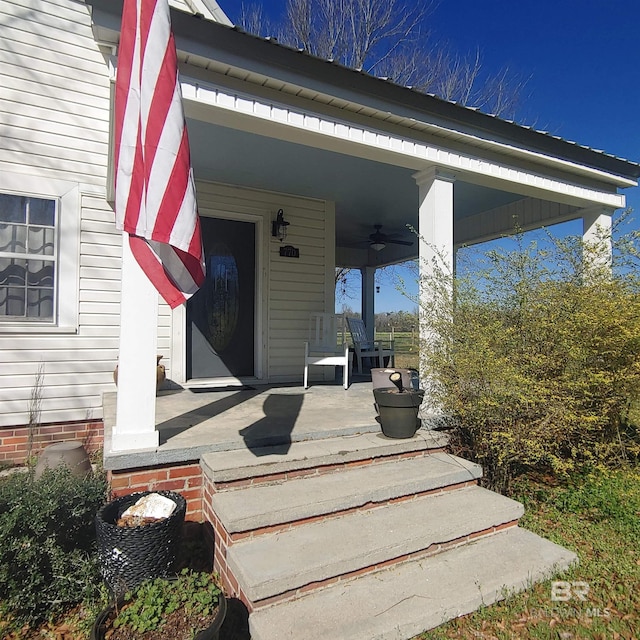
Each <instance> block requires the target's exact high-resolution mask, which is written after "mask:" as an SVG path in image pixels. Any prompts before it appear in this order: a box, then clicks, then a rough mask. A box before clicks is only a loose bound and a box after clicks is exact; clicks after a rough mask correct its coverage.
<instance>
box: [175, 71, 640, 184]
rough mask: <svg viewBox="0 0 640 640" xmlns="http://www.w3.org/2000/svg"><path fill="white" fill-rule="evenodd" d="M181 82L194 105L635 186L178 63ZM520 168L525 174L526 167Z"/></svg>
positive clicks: (439, 129)
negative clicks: (246, 104) (315, 123)
mask: <svg viewBox="0 0 640 640" xmlns="http://www.w3.org/2000/svg"><path fill="white" fill-rule="evenodd" d="M181 81H182V82H183V83H184V84H185V85H191V87H190V90H189V92H188V95H189V96H196V98H195V99H196V100H197V99H198V98H197V92H198V90H199V89H202V91H203V92H207V91H225V90H227V91H229V92H230V93H229V95H228V96H227V98H226V100H225V103H228V102H229V100H231V99H232V98H233V95H235V96H236V97H239V98H244V99H246V100H252V101H254V102H256V106H257V107H259V109H258V110H259V112H260V113H264V112H265V111H266V109H267V108H268V105H269V104H272V105H274V106H280V107H282V108H285V109H289V110H291V112H292V113H296V114H298V115H300V116H303V117H311V116H320V117H322V116H326V117H327V118H329V119H331V120H332V121H334V122H340V123H342V124H345V125H347V126H349V125H355V126H356V127H360V128H362V129H363V130H369V131H374V132H375V131H377V132H379V133H390V134H392V135H395V136H399V137H402V138H404V139H411V140H413V141H417V142H422V143H428V144H432V145H436V146H438V147H440V148H442V149H443V150H447V151H452V152H454V153H460V152H462V153H465V154H468V153H469V151H470V149H469V147H473V148H474V149H478V152H477V153H478V155H484V156H487V157H488V159H489V160H491V159H492V156H493V159H497V158H499V159H500V162H501V163H504V162H505V155H509V156H510V157H513V156H515V157H518V158H520V159H522V160H523V161H524V162H525V163H526V164H527V165H529V166H531V165H534V166H536V167H538V168H539V167H541V166H544V167H545V168H546V170H552V171H553V170H555V171H556V172H558V176H557V177H560V175H559V174H560V173H561V174H563V175H564V176H566V174H567V173H570V174H573V175H574V176H575V175H580V176H584V177H586V178H588V179H589V180H591V181H592V182H593V183H594V186H595V183H598V184H600V185H601V184H602V183H606V184H608V185H613V186H614V187H632V186H636V182H635V181H634V180H630V179H628V178H625V177H621V176H619V175H616V174H611V173H608V172H606V171H603V170H600V169H595V168H592V167H590V166H585V165H582V164H578V163H575V162H571V161H569V160H565V159H563V158H558V157H556V156H549V155H545V154H543V153H540V152H537V151H532V150H529V149H526V148H524V149H523V148H520V147H515V146H513V145H510V144H507V143H503V142H497V141H494V140H487V139H485V138H479V137H478V136H475V135H472V134H467V133H463V132H460V131H455V135H456V140H455V142H454V141H452V139H451V138H449V137H447V136H446V134H447V133H451V132H452V130H451V129H450V128H446V127H443V126H440V125H436V124H432V123H424V122H421V124H422V125H424V126H425V127H426V128H427V129H428V130H429V132H430V133H431V134H432V135H431V136H429V134H428V133H426V132H425V131H424V130H421V129H416V128H414V127H412V126H411V124H413V123H415V120H413V119H408V120H407V123H406V125H403V124H398V123H389V122H386V121H384V120H380V119H377V118H372V117H369V116H366V115H362V114H359V113H356V112H352V111H348V110H344V109H339V108H337V107H333V106H331V105H328V104H325V103H322V102H314V101H310V100H308V99H306V98H302V97H299V96H296V95H293V94H288V93H286V94H285V93H282V92H279V91H277V90H276V89H272V88H270V87H265V86H261V85H255V84H252V83H251V84H249V83H247V82H244V81H242V80H240V79H238V78H234V77H230V76H224V75H222V74H218V73H216V72H213V71H208V70H205V69H202V68H200V67H193V66H189V65H188V64H187V63H182V64H181ZM232 94H233V95H232ZM185 95H187V94H185ZM260 101H263V104H259V103H260ZM433 137H435V138H436V140H433ZM492 152H493V153H492ZM523 168H525V169H526V167H523Z"/></svg>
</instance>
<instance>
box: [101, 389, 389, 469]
mask: <svg viewBox="0 0 640 640" xmlns="http://www.w3.org/2000/svg"><path fill="white" fill-rule="evenodd" d="M103 403H104V424H105V435H104V438H105V459H104V462H105V466H106V468H107V469H110V470H118V469H129V468H132V467H150V466H155V465H165V464H182V463H185V462H198V461H199V460H200V458H201V457H202V455H204V454H206V453H211V452H224V451H228V452H231V451H245V452H248V453H250V454H252V455H255V456H256V457H259V456H262V455H264V452H265V448H266V447H268V448H269V451H270V453H273V454H278V455H282V456H286V454H287V453H288V451H289V449H290V448H291V444H292V443H294V442H305V441H320V440H323V439H326V438H335V437H340V436H345V437H349V436H353V435H356V434H362V433H374V434H378V433H380V425H379V423H378V422H377V421H376V410H375V408H374V405H373V393H372V386H371V382H370V381H367V380H366V379H364V378H361V380H360V381H356V382H354V383H353V384H351V385H350V387H349V389H348V390H346V391H345V390H344V389H343V388H342V385H341V384H340V383H339V382H337V383H335V384H314V385H312V386H311V387H310V388H309V389H304V388H303V387H302V384H299V385H296V384H292V385H288V384H278V385H256V386H249V385H244V386H238V387H221V388H215V387H200V388H198V387H194V388H191V389H175V390H166V391H160V392H159V394H158V396H157V399H156V414H155V418H156V424H155V429H156V431H157V432H158V437H159V445H158V447H157V448H156V449H154V450H135V451H131V452H128V451H127V452H118V451H113V450H112V447H111V438H112V429H113V426H114V425H115V423H116V405H117V403H116V393H107V394H105V395H104V400H103Z"/></svg>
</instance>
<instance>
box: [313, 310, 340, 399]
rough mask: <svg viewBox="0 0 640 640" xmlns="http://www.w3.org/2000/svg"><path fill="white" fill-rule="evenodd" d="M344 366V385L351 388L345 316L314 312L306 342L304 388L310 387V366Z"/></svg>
mask: <svg viewBox="0 0 640 640" xmlns="http://www.w3.org/2000/svg"><path fill="white" fill-rule="evenodd" d="M310 365H313V366H316V365H320V366H331V367H336V366H339V367H342V370H343V374H342V380H343V386H344V388H345V389H348V388H349V369H350V354H349V345H348V344H347V340H346V334H345V323H344V316H342V315H336V314H334V313H312V314H311V317H310V318H309V340H308V341H307V342H305V343H304V388H305V389H308V388H309V366H310Z"/></svg>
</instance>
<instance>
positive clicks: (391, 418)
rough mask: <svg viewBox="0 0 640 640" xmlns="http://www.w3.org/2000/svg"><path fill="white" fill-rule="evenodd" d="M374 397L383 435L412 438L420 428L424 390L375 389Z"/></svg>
mask: <svg viewBox="0 0 640 640" xmlns="http://www.w3.org/2000/svg"><path fill="white" fill-rule="evenodd" d="M373 395H374V397H375V400H376V405H377V406H378V411H379V413H380V426H381V427H382V433H383V434H384V435H385V436H387V437H388V438H412V437H413V436H414V435H415V433H416V431H417V430H418V428H419V427H420V420H419V419H418V410H419V409H420V404H421V403H422V398H423V397H424V390H423V389H405V390H403V391H398V389H397V388H396V387H385V388H382V389H374V390H373Z"/></svg>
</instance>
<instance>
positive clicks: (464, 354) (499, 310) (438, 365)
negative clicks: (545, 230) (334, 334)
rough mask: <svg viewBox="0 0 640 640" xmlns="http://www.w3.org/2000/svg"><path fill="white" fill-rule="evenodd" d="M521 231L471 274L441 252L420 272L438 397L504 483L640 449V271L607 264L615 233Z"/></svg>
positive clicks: (476, 455)
mask: <svg viewBox="0 0 640 640" xmlns="http://www.w3.org/2000/svg"><path fill="white" fill-rule="evenodd" d="M632 240H634V241H636V244H637V235H636V236H634V238H632ZM519 241H520V245H519V246H518V248H517V249H516V250H515V251H506V250H505V251H492V252H489V253H488V254H486V255H485V264H486V265H488V266H489V267H490V268H489V269H488V270H476V271H475V272H474V277H473V278H472V277H469V276H467V277H466V278H463V277H458V278H453V277H452V276H451V275H450V274H447V273H445V272H444V270H443V269H441V268H439V267H438V265H437V264H435V263H434V268H433V269H432V270H431V274H430V275H427V276H426V277H425V278H423V279H422V281H421V287H422V290H423V291H427V292H428V293H429V294H430V295H429V305H428V306H426V307H425V308H423V309H422V311H423V313H422V321H423V331H424V332H425V334H426V336H427V339H426V340H424V342H423V344H422V350H421V369H422V371H423V375H425V376H426V378H427V379H428V380H429V391H430V393H431V397H432V399H433V401H434V403H435V406H436V407H438V408H439V409H440V410H441V411H442V412H443V413H444V415H445V416H447V417H448V418H449V420H450V421H451V423H452V424H453V425H454V426H455V429H454V431H453V434H454V440H453V444H454V446H455V447H456V449H457V451H459V452H461V453H462V454H463V455H466V456H467V457H470V458H472V459H474V460H476V461H477V462H479V463H481V464H482V465H483V466H484V469H485V478H486V480H487V484H488V485H489V486H491V487H493V488H496V489H499V490H502V491H508V489H509V485H510V483H511V480H512V479H513V478H514V477H515V476H516V475H518V474H519V473H520V472H522V471H524V470H529V469H538V470H542V469H544V470H551V471H552V472H554V473H555V474H559V475H566V474H568V473H570V472H573V471H574V470H575V469H577V468H580V467H581V466H582V465H585V464H586V465H609V466H611V465H615V464H618V463H620V462H621V461H623V460H630V459H637V457H638V455H639V452H640V445H639V438H638V427H637V425H636V424H634V423H633V422H632V421H631V419H630V411H631V409H632V407H633V406H634V405H637V403H638V400H639V399H640V294H639V290H640V289H639V287H638V281H637V279H636V273H635V272H634V271H630V270H628V269H622V270H620V271H617V272H616V271H614V272H611V270H610V269H608V268H607V266H606V265H605V264H604V263H603V260H602V254H601V251H602V250H603V245H604V244H605V242H606V241H608V239H603V240H602V244H601V245H600V246H599V247H593V246H591V245H590V246H585V245H583V244H582V243H581V241H580V240H579V239H575V238H574V239H569V240H565V241H562V242H558V241H556V242H554V243H552V244H551V246H550V247H547V248H545V249H544V250H541V249H540V248H539V247H538V246H536V245H535V244H533V245H527V246H525V245H524V242H523V239H522V238H521V237H520V238H519ZM626 241H628V239H626ZM626 246H627V250H629V247H632V246H635V245H634V243H633V242H631V241H628V244H627V245H626ZM627 256H628V253H627ZM436 262H437V261H436Z"/></svg>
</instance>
